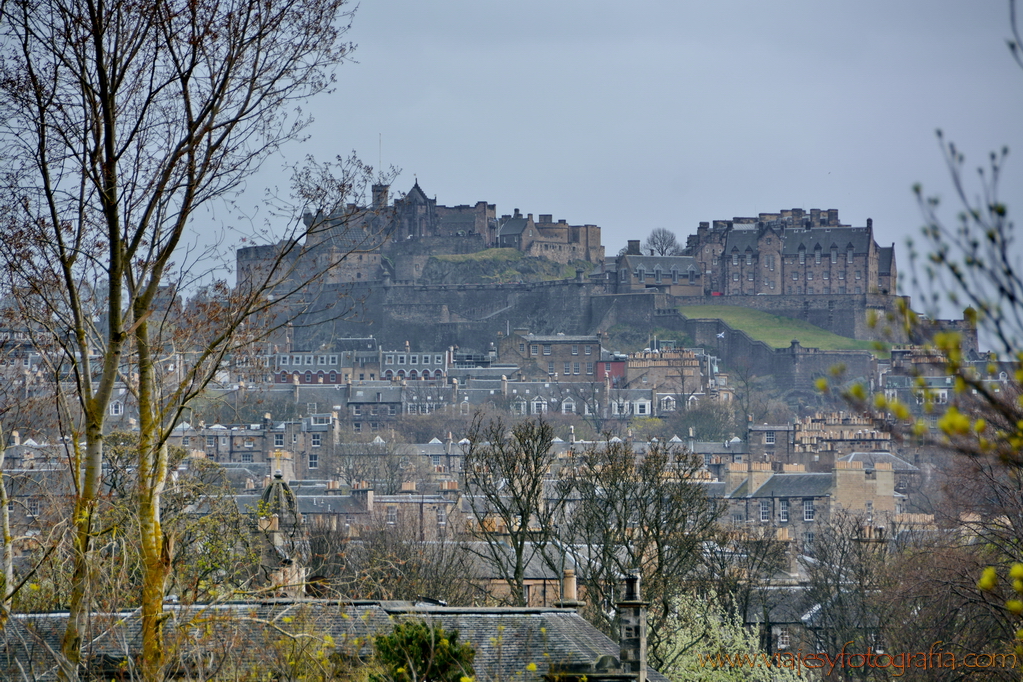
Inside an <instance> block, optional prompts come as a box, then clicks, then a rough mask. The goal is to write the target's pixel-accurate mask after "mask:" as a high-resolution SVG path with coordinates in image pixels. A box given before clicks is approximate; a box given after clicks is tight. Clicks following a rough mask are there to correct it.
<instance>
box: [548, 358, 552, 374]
mask: <svg viewBox="0 0 1023 682" xmlns="http://www.w3.org/2000/svg"><path fill="white" fill-rule="evenodd" d="M547 373H548V374H554V361H553V360H552V361H551V362H548V363H547Z"/></svg>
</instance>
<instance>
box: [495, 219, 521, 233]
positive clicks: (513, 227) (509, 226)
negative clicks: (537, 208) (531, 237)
mask: <svg viewBox="0 0 1023 682" xmlns="http://www.w3.org/2000/svg"><path fill="white" fill-rule="evenodd" d="M527 222H528V221H527V219H526V218H509V219H508V220H506V221H504V223H502V224H501V228H500V229H499V230H498V234H499V235H500V236H501V237H511V236H513V235H516V234H522V231H523V230H525V229H526V224H527Z"/></svg>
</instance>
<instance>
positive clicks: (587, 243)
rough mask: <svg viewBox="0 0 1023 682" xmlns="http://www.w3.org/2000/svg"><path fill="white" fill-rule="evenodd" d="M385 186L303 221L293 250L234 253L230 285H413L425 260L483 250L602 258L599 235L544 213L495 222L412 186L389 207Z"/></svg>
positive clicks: (284, 246) (486, 208) (489, 207)
mask: <svg viewBox="0 0 1023 682" xmlns="http://www.w3.org/2000/svg"><path fill="white" fill-rule="evenodd" d="M389 190H390V188H389V186H387V185H374V186H373V203H372V204H371V205H369V206H358V205H355V204H349V205H348V206H345V207H344V208H343V209H339V210H337V211H334V212H332V213H330V214H329V215H327V214H323V213H318V214H315V215H314V214H312V213H307V214H306V215H305V216H304V217H303V221H304V223H305V232H306V235H307V236H306V238H305V240H304V242H302V243H299V242H297V241H294V240H287V239H286V240H282V241H280V242H278V243H276V244H268V245H259V246H250V247H246V248H242V249H239V250H238V252H237V256H236V257H237V265H238V270H237V272H238V283H239V285H241V286H260V285H261V284H262V282H264V281H265V280H267V279H270V280H274V281H276V280H282V279H290V280H291V281H292V283H295V282H298V283H301V281H302V279H303V278H306V279H308V278H310V277H311V276H312V274H313V273H322V274H320V275H319V276H318V278H317V280H316V285H317V286H318V287H322V286H325V285H326V286H329V285H336V284H345V283H366V282H388V283H395V282H414V281H416V280H417V279H418V277H419V276H420V275H421V274H422V271H423V268H424V267H425V265H426V263H427V261H428V260H429V259H430V257H431V256H432V255H440V254H462V253H474V252H477V251H481V250H483V249H486V248H491V247H498V246H501V247H510V248H515V249H518V250H520V251H522V252H523V253H525V254H526V255H529V256H538V257H539V256H542V257H544V258H547V259H549V260H552V261H555V262H558V263H569V262H571V261H573V260H585V261H589V262H591V263H599V262H601V261H602V260H603V258H604V247H603V246H602V245H601V243H600V228H599V227H598V226H596V225H569V224H568V222H567V221H565V220H558V221H554V219H553V216H552V215H550V214H544V215H541V216H540V220H539V221H538V222H534V221H533V216H532V214H529V216H528V217H525V218H524V217H522V215H521V214H520V213H519V211H518V209H516V210H515V214H514V215H505V216H502V217H501V219H500V220H498V219H497V216H496V210H495V206H494V204H488V203H487V202H485V201H478V202H476V203H475V204H473V205H471V206H470V205H468V204H462V205H459V206H444V205H439V204H438V203H437V199H436V198H434V199H430V198H429V197H427V196H426V193H425V192H424V191H423V189H422V187H420V186H419V183H418V182H416V183H415V184H414V185H413V186H412V189H411V190H409V192H408V194H406V195H405V196H403V197H400V198H398V199H396V200H394V202H393V203H392V202H391V201H390V197H389Z"/></svg>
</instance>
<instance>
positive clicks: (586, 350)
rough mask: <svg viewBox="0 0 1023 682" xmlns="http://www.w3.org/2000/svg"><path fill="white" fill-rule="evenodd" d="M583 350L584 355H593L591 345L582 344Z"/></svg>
mask: <svg viewBox="0 0 1023 682" xmlns="http://www.w3.org/2000/svg"><path fill="white" fill-rule="evenodd" d="M583 352H584V353H585V354H586V355H593V346H583Z"/></svg>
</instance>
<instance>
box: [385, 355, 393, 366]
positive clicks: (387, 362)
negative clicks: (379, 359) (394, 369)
mask: <svg viewBox="0 0 1023 682" xmlns="http://www.w3.org/2000/svg"><path fill="white" fill-rule="evenodd" d="M384 364H385V365H393V364H394V356H393V355H388V356H386V357H385V358H384Z"/></svg>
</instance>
